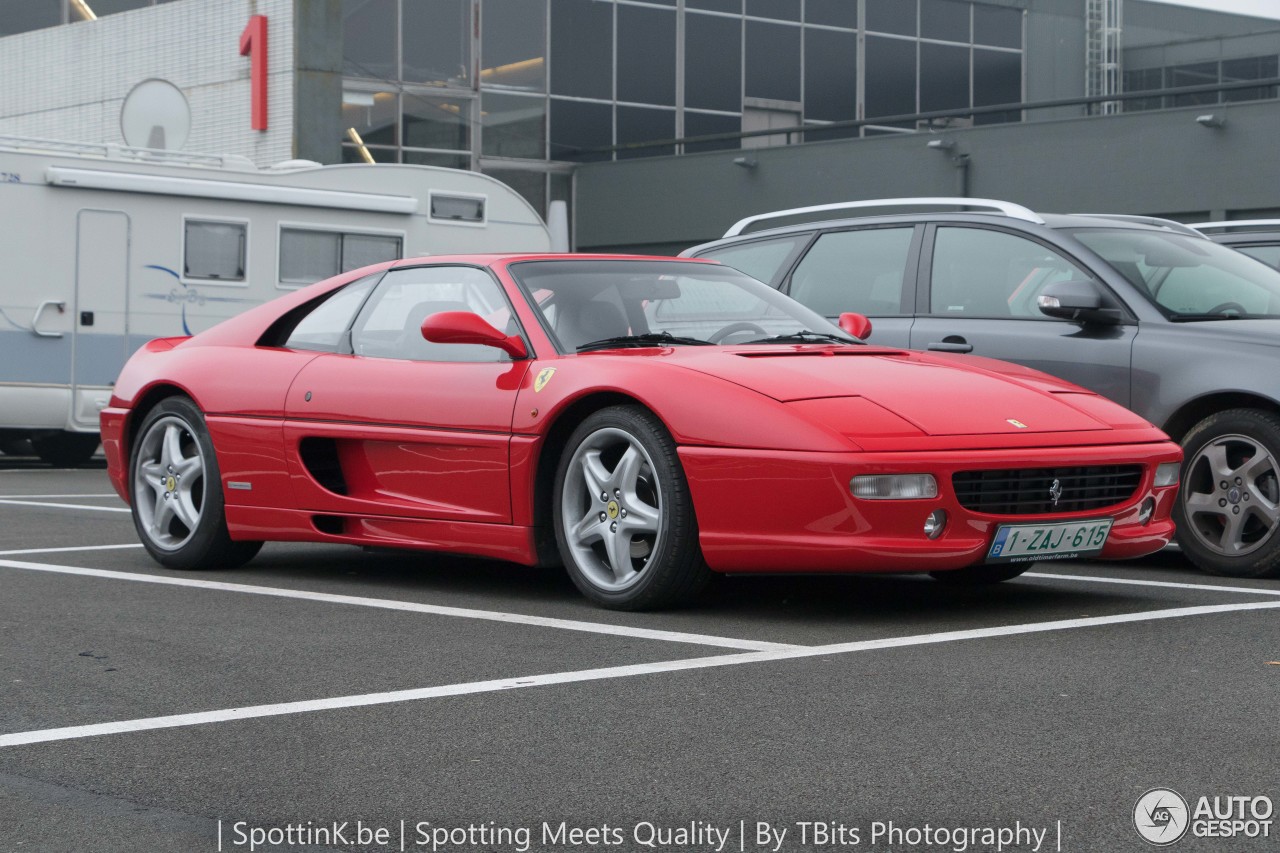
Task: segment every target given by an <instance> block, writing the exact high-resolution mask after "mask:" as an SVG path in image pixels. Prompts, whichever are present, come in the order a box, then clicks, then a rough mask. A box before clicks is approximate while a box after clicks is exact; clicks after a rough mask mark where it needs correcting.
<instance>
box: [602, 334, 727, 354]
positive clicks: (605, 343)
mask: <svg viewBox="0 0 1280 853" xmlns="http://www.w3.org/2000/svg"><path fill="white" fill-rule="evenodd" d="M658 345H668V346H669V345H684V346H694V347H709V346H712V343H711V342H710V341H704V340H702V339H701V338H682V337H680V336H678V335H673V334H671V333H670V332H646V333H644V334H642V335H617V336H616V337H612V338H601V339H600V340H598V341H588V342H587V343H585V344H579V345H578V352H588V351H590V350H594V349H613V348H614V347H651V346H658Z"/></svg>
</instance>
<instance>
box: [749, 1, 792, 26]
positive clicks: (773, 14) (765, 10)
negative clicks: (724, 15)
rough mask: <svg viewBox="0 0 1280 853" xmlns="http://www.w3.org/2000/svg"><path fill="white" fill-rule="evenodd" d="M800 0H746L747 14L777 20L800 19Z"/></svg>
mask: <svg viewBox="0 0 1280 853" xmlns="http://www.w3.org/2000/svg"><path fill="white" fill-rule="evenodd" d="M800 5H801V4H800V0H747V14H748V15H754V16H756V17H757V18H776V19H777V20H779V21H796V22H797V23H798V22H799V21H800Z"/></svg>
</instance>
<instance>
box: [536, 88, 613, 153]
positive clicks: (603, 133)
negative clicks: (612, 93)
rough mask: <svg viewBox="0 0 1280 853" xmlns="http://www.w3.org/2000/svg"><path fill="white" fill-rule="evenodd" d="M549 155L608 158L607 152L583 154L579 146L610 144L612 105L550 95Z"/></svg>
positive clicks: (611, 135)
mask: <svg viewBox="0 0 1280 853" xmlns="http://www.w3.org/2000/svg"><path fill="white" fill-rule="evenodd" d="M550 118H551V127H550V131H551V152H550V155H551V159H552V160H577V161H579V162H587V161H590V160H608V159H610V155H609V154H601V153H594V154H587V153H583V149H588V148H604V147H608V146H610V145H612V144H613V107H612V106H610V105H609V104H594V103H590V102H586V101H564V100H560V99H559V98H552V99H551V116H550Z"/></svg>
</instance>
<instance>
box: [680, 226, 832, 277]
mask: <svg viewBox="0 0 1280 853" xmlns="http://www.w3.org/2000/svg"><path fill="white" fill-rule="evenodd" d="M808 239H809V235H808V234H795V235H792V236H790V237H779V238H776V239H772V240H754V241H752V242H750V243H739V244H737V245H733V246H723V247H721V248H718V249H712V250H711V251H709V252H704V253H702V254H701V255H698V257H700V258H710V259H711V260H713V261H719V262H720V263H722V264H724V265H725V266H729V267H733V268H734V269H735V270H737V271H738V272H744V273H746V274H747V275H749V276H751V277H752V278H754V279H756V280H757V281H763V282H764V283H765V284H773V283H774V281H775V280H776V279H777V277H778V275H779V274H780V273H781V272H782V268H783V266H784V265H785V264H786V263H787V261H788V260H789V259H790V258H791V257H792V255H793V254H795V252H796V250H797V249H799V247H800V245H801V244H802V243H804V242H806V241H807V240H808Z"/></svg>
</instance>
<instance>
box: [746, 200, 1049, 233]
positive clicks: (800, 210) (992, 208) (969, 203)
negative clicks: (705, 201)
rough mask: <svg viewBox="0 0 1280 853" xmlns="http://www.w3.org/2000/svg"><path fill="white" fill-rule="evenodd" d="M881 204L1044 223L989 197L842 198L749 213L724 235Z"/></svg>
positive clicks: (1028, 212)
mask: <svg viewBox="0 0 1280 853" xmlns="http://www.w3.org/2000/svg"><path fill="white" fill-rule="evenodd" d="M878 207H879V208H883V207H968V208H977V209H978V210H977V212H981V213H1000V214H1003V215H1005V216H1009V217H1012V218H1014V219H1022V220H1025V221H1027V222H1034V223H1036V224H1037V225H1043V224H1044V220H1043V219H1041V218H1040V217H1039V216H1038V215H1037V214H1036V213H1034V212H1033V211H1031V210H1029V209H1027V208H1025V207H1023V206H1022V205H1020V204H1013V203H1012V202H1008V201H997V200H995V199H990V198H882V199H869V200H866V201H841V202H836V203H834V204H815V205H811V206H809V207H793V208H790V209H789V210H775V211H773V212H772V213H758V214H756V215H755V216H748V217H747V218H746V219H742V220H739V221H738V222H735V223H734V224H733V227H731V228H730V229H729V230H728V231H726V232H724V236H726V237H736V236H738V235H739V234H741V233H742V232H743V231H745V230H746V229H747V228H748V227H749V226H751V225H754V224H756V223H757V222H763V221H765V220H768V219H781V218H784V217H788V216H802V215H804V214H807V213H834V212H836V211H840V210H870V209H874V208H878Z"/></svg>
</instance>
